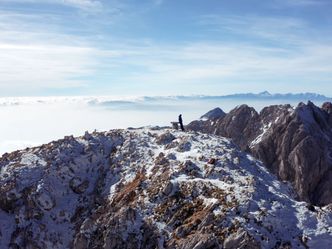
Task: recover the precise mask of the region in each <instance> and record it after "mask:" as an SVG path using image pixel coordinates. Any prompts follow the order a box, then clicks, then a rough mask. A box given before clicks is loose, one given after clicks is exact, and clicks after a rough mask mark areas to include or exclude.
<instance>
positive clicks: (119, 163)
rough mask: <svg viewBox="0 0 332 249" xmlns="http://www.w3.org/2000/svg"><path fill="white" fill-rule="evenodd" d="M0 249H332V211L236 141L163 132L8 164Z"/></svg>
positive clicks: (1, 191) (125, 135) (8, 159)
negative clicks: (301, 195) (304, 196)
mask: <svg viewBox="0 0 332 249" xmlns="http://www.w3.org/2000/svg"><path fill="white" fill-rule="evenodd" d="M0 169H1V172H0V221H1V226H0V248H7V247H8V246H9V247H11V248H188V249H189V248H196V249H198V248H289V246H291V247H292V248H307V247H308V246H309V247H310V248H329V247H330V246H331V241H332V213H331V212H332V210H331V209H332V208H331V207H330V206H327V207H324V208H318V207H313V206H307V204H306V203H303V202H297V201H295V200H294V199H293V198H292V196H293V194H292V189H291V188H290V187H289V186H288V185H285V184H283V183H281V182H279V181H278V180H277V179H276V177H274V176H273V175H272V174H270V173H269V172H268V171H267V170H266V169H265V167H263V165H262V164H261V163H260V162H259V161H257V160H255V159H254V158H252V157H251V156H249V155H247V154H245V153H243V152H241V151H240V150H239V149H238V147H237V146H235V145H234V144H232V143H231V142H230V141H229V140H227V139H224V138H221V137H218V136H213V135H205V134H199V133H182V132H178V131H172V130H169V129H161V128H154V129H148V128H142V129H136V130H113V131H110V132H105V133H93V134H88V133H86V134H85V135H84V136H83V137H79V138H74V137H66V138H65V139H63V140H59V141H55V142H52V143H50V144H47V145H43V146H41V147H36V148H31V149H27V150H24V151H17V152H14V153H11V154H5V155H4V156H3V157H2V158H1V159H0Z"/></svg>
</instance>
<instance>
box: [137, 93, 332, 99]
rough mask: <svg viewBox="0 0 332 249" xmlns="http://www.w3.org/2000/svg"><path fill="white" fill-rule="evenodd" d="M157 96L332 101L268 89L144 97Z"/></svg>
mask: <svg viewBox="0 0 332 249" xmlns="http://www.w3.org/2000/svg"><path fill="white" fill-rule="evenodd" d="M159 98H172V99H174V98H175V99H188V100H189V99H197V98H198V99H249V100H269V99H272V100H278V99H280V100H297V101H308V100H311V101H315V100H316V101H332V98H331V97H327V96H325V95H322V94H317V93H275V94H271V93H269V92H268V91H264V92H260V93H236V94H229V95H192V96H176V97H174V96H170V97H145V98H144V99H145V100H153V99H159Z"/></svg>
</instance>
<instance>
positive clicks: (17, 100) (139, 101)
mask: <svg viewBox="0 0 332 249" xmlns="http://www.w3.org/2000/svg"><path fill="white" fill-rule="evenodd" d="M177 100H188V101H191V100H241V102H243V103H245V102H246V101H250V100H264V101H266V100H282V101H283V102H288V101H289V102H297V103H298V102H301V101H302V102H307V101H309V100H310V101H313V102H315V101H321V102H326V101H329V102H331V101H332V97H327V96H325V95H322V94H317V93H286V94H282V93H275V94H271V93H269V92H268V91H264V92H260V93H237V94H230V95H173V96H130V97H117V96H54V97H5V98H0V106H13V105H25V104H29V105H31V104H55V103H71V104H74V103H81V104H82V103H83V104H88V105H103V106H120V107H122V108H128V107H130V106H135V107H136V108H137V107H140V108H144V107H146V104H148V105H150V104H151V103H152V104H155V102H158V101H166V102H169V101H171V102H174V101H177ZM164 104H165V103H164ZM159 105H160V103H159Z"/></svg>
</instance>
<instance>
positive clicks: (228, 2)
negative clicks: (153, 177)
mask: <svg viewBox="0 0 332 249" xmlns="http://www.w3.org/2000/svg"><path fill="white" fill-rule="evenodd" d="M331 13H332V1H331V0H100V1H98V0H0V96H35V95H45V96H48V95H189V94H208V95H223V94H230V93H235V92H259V91H263V90H268V91H270V92H281V93H285V92H308V91H309V92H317V93H322V94H326V95H329V96H331V95H332V80H331V79H332V77H331V76H332V14H331Z"/></svg>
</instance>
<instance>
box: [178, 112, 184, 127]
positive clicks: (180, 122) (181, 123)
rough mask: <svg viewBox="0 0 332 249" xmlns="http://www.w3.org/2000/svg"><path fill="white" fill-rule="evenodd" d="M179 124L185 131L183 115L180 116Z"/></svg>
mask: <svg viewBox="0 0 332 249" xmlns="http://www.w3.org/2000/svg"><path fill="white" fill-rule="evenodd" d="M179 124H180V127H181V130H182V131H184V127H183V121H182V114H180V115H179Z"/></svg>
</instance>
